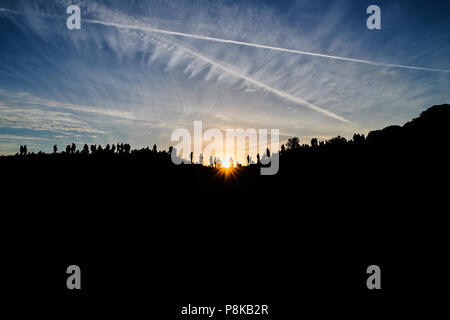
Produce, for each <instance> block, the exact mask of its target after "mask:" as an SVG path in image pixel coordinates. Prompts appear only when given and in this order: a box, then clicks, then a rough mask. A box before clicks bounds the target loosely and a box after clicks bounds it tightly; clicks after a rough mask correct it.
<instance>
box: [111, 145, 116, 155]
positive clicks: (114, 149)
mask: <svg viewBox="0 0 450 320" xmlns="http://www.w3.org/2000/svg"><path fill="white" fill-rule="evenodd" d="M111 152H112V153H115V152H116V145H115V144H113V145H112V147H111Z"/></svg>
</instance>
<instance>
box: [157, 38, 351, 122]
mask: <svg viewBox="0 0 450 320" xmlns="http://www.w3.org/2000/svg"><path fill="white" fill-rule="evenodd" d="M160 41H161V40H160ZM164 41H166V40H164ZM169 42H171V43H173V44H175V45H176V46H178V47H179V48H180V49H181V50H183V51H185V52H187V53H189V54H190V55H192V56H195V57H197V58H198V59H200V60H202V61H204V62H206V63H208V64H210V65H212V66H214V67H216V68H218V69H220V70H223V71H225V72H227V73H229V74H231V75H233V76H235V77H237V78H240V79H243V80H246V81H247V82H249V83H252V84H253V85H255V86H258V87H260V88H262V89H265V90H267V91H268V92H271V93H273V94H275V95H277V96H279V97H280V98H282V99H286V100H289V101H291V102H293V103H295V104H299V105H301V106H305V107H307V108H309V109H311V110H314V111H316V112H319V113H322V114H324V115H326V116H328V117H331V118H333V119H336V120H339V121H342V122H345V123H348V124H350V125H354V126H355V124H354V123H353V122H350V121H349V120H347V119H345V118H343V117H341V116H338V115H337V114H335V113H333V112H330V111H328V110H325V109H322V108H320V107H318V106H316V105H314V104H312V103H310V102H308V101H306V100H303V99H301V98H299V97H296V96H294V95H292V94H289V93H287V92H284V91H281V90H279V89H276V88H273V87H271V86H268V85H266V84H264V83H262V82H260V81H258V80H256V79H253V78H252V77H249V76H248V75H246V74H243V73H241V72H239V71H237V70H235V69H234V68H232V67H231V66H228V65H226V64H224V63H221V62H218V61H216V60H214V59H212V58H209V57H206V56H205V55H203V54H201V53H200V52H198V51H196V50H194V49H191V48H188V47H187V46H186V45H184V44H180V43H178V42H177V41H173V40H169Z"/></svg>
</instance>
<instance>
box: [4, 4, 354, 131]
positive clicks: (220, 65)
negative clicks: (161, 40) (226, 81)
mask: <svg viewBox="0 0 450 320" xmlns="http://www.w3.org/2000/svg"><path fill="white" fill-rule="evenodd" d="M0 11H7V12H10V13H15V14H20V13H19V12H17V11H13V10H9V9H3V8H0ZM83 21H84V22H87V23H92V24H101V25H105V26H110V27H115V28H119V29H133V30H140V31H149V32H155V33H161V34H169V35H177V36H184V37H189V38H195V39H203V40H211V41H216V42H223V43H234V44H242V45H246V46H253V47H261V48H267V49H275V50H278V51H286V52H291V51H292V52H295V50H289V49H282V48H276V47H270V46H263V45H257V44H251V43H247V42H240V41H234V40H224V39H218V38H211V37H204V36H198V35H192V34H187V33H180V32H173V31H167V30H161V29H155V28H151V27H143V26H132V25H125V24H119V23H114V22H104V21H100V20H92V19H84V20H83ZM171 42H172V43H174V44H175V45H177V46H178V47H179V48H181V50H184V51H185V52H188V53H189V54H191V55H193V56H195V57H197V58H199V59H200V60H203V61H204V62H206V63H209V64H211V65H213V66H215V67H216V68H218V69H221V70H223V71H225V72H227V73H230V74H232V75H234V76H235V77H237V78H240V79H243V80H246V81H248V82H249V83H252V84H254V85H255V86H258V87H260V88H263V89H265V90H267V91H269V92H271V93H273V94H275V95H277V96H279V97H281V98H283V99H286V100H289V101H291V102H293V103H295V104H299V105H302V106H305V107H307V108H309V109H311V110H314V111H316V112H319V113H322V114H324V115H326V116H329V117H331V118H334V119H336V120H339V121H342V122H345V123H348V124H351V125H355V124H354V123H352V122H350V121H349V120H347V119H345V118H343V117H341V116H338V115H337V114H334V113H333V112H330V111H328V110H325V109H322V108H320V107H318V106H316V105H314V104H312V103H310V102H308V101H306V100H303V99H301V98H298V97H296V96H293V95H291V94H289V93H287V92H284V91H281V90H279V89H276V88H273V87H270V86H268V85H266V84H264V83H262V82H260V81H258V80H255V79H253V78H251V77H249V76H248V75H246V74H243V73H241V72H239V71H237V70H235V69H233V68H232V67H230V66H226V65H225V64H223V63H220V62H217V61H215V60H213V59H211V58H208V57H206V56H204V55H202V54H201V53H199V52H197V51H195V50H193V49H190V48H188V47H186V45H181V44H179V43H178V42H176V41H173V40H172V41H171ZM300 52H301V51H298V52H297V53H300ZM308 54H310V55H316V54H311V53H308ZM330 57H331V56H330Z"/></svg>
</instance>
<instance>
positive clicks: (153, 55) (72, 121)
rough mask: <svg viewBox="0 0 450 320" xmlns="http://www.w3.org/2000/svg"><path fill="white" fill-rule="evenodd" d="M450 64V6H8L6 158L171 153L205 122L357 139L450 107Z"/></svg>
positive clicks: (0, 20) (3, 41) (0, 17)
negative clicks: (22, 152) (109, 150)
mask: <svg viewBox="0 0 450 320" xmlns="http://www.w3.org/2000/svg"><path fill="white" fill-rule="evenodd" d="M72 4H75V5H78V6H79V7H80V9H81V30H69V29H68V28H67V27H66V19H67V17H68V16H69V15H68V14H67V13H66V9H67V7H68V6H69V5H72ZM372 4H376V5H378V6H379V7H380V8H381V30H369V29H368V28H367V27H366V19H367V18H368V17H369V15H368V14H367V13H366V8H367V7H368V6H369V5H372ZM254 44H256V45H254ZM337 57H339V58H337ZM340 58H345V59H340ZM361 60H364V61H361ZM393 65H395V66H393ZM398 65H400V66H410V67H414V68H410V67H399V66H398ZM417 68H418V69H417ZM420 68H423V69H420ZM449 70H450V2H449V1H438V0H436V1H401V0H396V1H394V0H390V1H379V0H371V1H364V0H362V1H336V0H333V1H325V0H315V1H307V0H298V1H249V0H247V1H238V0H235V1H210V0H209V1H207V0H202V1H200V0H190V1H176V0H175V1H172V0H165V1H158V0H155V1H137V0H134V1H133V0H130V1H119V0H117V1H98V0H97V1H96V0H89V1H84V0H70V1H66V0H59V1H57V0H55V1H49V0H42V1H39V0H36V1H28V0H26V1H22V0H13V1H9V0H0V154H13V153H16V152H18V150H19V145H24V144H26V145H27V147H28V150H29V151H34V152H37V151H39V150H42V151H44V152H52V149H53V145H54V144H57V145H58V146H59V149H60V150H62V149H65V146H66V145H67V144H70V143H72V142H75V143H76V144H77V145H78V146H82V145H83V144H84V143H88V144H102V145H105V144H107V143H110V144H111V143H117V142H124V143H130V144H131V145H132V147H134V148H140V147H146V146H152V145H153V144H157V145H158V147H159V149H167V148H168V146H169V145H174V144H176V142H172V141H170V136H171V133H172V132H173V131H174V130H175V129H177V128H186V129H188V130H190V131H191V132H193V129H192V128H193V123H194V121H195V120H200V121H202V122H203V128H204V130H206V129H208V128H218V129H220V130H225V129H237V128H242V129H244V130H246V129H250V128H254V129H256V130H258V129H269V130H270V129H275V128H276V129H279V130H280V143H282V142H285V141H286V139H288V138H290V137H293V136H298V137H299V138H300V141H301V142H302V143H309V141H310V139H311V138H312V137H317V138H319V140H323V139H328V138H330V137H333V136H337V135H341V136H344V137H347V138H351V137H352V135H353V134H354V133H367V132H369V131H370V130H374V129H380V128H383V127H386V126H388V125H393V124H399V125H401V124H403V123H405V122H407V121H409V120H411V119H412V118H414V117H417V116H418V115H419V114H420V112H421V111H423V110H425V109H427V108H428V107H430V106H432V105H435V104H443V103H450V90H449V89H450V72H449Z"/></svg>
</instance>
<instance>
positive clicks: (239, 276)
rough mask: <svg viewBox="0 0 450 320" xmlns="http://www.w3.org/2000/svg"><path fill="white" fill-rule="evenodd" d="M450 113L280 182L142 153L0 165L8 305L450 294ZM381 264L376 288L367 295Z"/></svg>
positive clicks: (431, 113) (304, 156)
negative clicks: (75, 277)
mask: <svg viewBox="0 0 450 320" xmlns="http://www.w3.org/2000/svg"><path fill="white" fill-rule="evenodd" d="M449 109H450V106H448V105H443V106H437V107H433V108H430V109H429V110H428V111H427V112H425V113H423V114H422V115H421V117H419V118H418V119H416V120H414V121H412V122H410V123H409V124H406V125H405V126H403V127H388V128H385V129H383V130H380V131H377V132H373V133H371V134H369V135H368V137H367V138H364V139H361V137H355V138H354V139H353V140H352V141H343V140H342V139H334V140H332V141H330V142H329V143H327V144H326V145H318V146H315V147H307V146H300V148H293V149H291V150H286V151H284V152H283V153H282V154H281V156H280V171H279V173H278V174H277V175H275V176H260V175H259V167H258V166H256V165H255V166H250V167H244V168H237V169H234V170H233V174H223V170H222V171H221V170H218V169H215V168H207V167H198V166H192V165H184V166H174V165H172V164H171V163H170V162H169V161H170V160H168V161H166V160H167V159H168V158H167V157H166V156H160V157H156V156H155V155H152V154H150V153H145V152H143V153H139V154H138V153H134V154H122V155H116V154H114V155H92V154H88V155H86V154H79V155H76V154H74V155H69V154H56V155H34V156H31V155H28V156H15V157H3V158H2V159H1V160H0V166H1V167H0V168H1V172H2V193H1V194H2V218H3V219H2V220H4V221H5V223H4V224H3V227H4V228H5V229H6V232H5V233H3V237H4V239H2V243H3V244H6V246H3V247H6V251H5V250H3V252H2V255H3V257H4V258H5V259H3V260H4V262H2V268H4V269H5V270H4V272H3V273H2V274H3V275H5V276H4V282H3V285H2V288H1V291H2V295H5V296H9V297H11V296H13V297H57V298H59V297H62V298H65V297H66V298H72V297H88V298H89V297H93V298H103V297H111V298H115V297H147V298H152V299H157V300H165V301H166V302H167V301H169V300H170V301H186V302H190V303H193V302H191V301H224V300H227V299H228V300H227V301H230V300H231V301H236V300H239V301H246V303H252V301H273V300H277V299H298V298H346V297H350V298H383V297H386V298H390V297H395V298H397V297H398V298H404V297H405V298H407V297H448V296H449V293H448V291H447V288H448V285H449V284H450V281H449V280H448V276H447V274H448V271H449V270H450V265H449V263H448V262H447V260H448V259H447V258H448V245H447V244H448V243H449V242H448V224H447V223H446V221H447V219H446V218H447V217H446V216H447V215H448V201H449V194H450V192H449V190H450V188H449V181H450V180H449V165H448V164H449V163H450V161H449V159H448V155H447V153H448V147H449V132H448V123H449V121H450V116H449ZM164 157H166V158H164ZM71 264H76V265H79V266H80V268H81V270H82V290H80V291H70V290H68V289H67V287H66V279H67V276H68V275H67V274H66V268H67V266H69V265H71ZM372 264H375V265H378V266H379V267H380V268H381V274H382V277H381V279H382V280H381V281H382V289H381V290H368V289H367V287H366V279H367V277H368V275H367V274H366V268H367V267H368V266H369V265H372ZM30 273H31V274H32V275H30ZM30 277H32V280H30ZM5 279H6V281H5ZM30 281H31V282H30ZM258 299H259V300H258Z"/></svg>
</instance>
